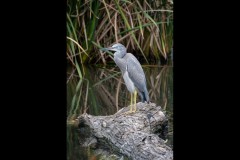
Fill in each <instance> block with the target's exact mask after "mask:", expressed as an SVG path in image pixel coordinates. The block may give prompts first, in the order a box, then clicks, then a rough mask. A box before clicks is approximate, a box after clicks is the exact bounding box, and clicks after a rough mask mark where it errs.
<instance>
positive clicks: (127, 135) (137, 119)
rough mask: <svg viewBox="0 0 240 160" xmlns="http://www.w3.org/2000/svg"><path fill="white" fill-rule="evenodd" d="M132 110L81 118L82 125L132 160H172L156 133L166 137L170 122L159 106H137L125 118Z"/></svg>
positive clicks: (125, 109) (171, 154) (145, 104)
mask: <svg viewBox="0 0 240 160" xmlns="http://www.w3.org/2000/svg"><path fill="white" fill-rule="evenodd" d="M128 110H129V107H125V108H122V109H121V110H119V111H118V112H117V113H115V114H114V115H110V116H92V115H88V114H83V115H81V116H79V124H84V125H87V126H89V127H90V129H91V132H92V134H93V135H94V136H95V137H96V138H97V139H98V140H100V141H104V142H106V143H108V144H109V145H111V146H112V147H113V148H115V149H117V150H118V151H119V152H120V153H122V154H124V155H126V156H128V157H129V158H131V159H134V160H135V159H137V160H138V159H141V160H142V159H143V160H145V159H151V160H172V159H173V151H172V149H171V148H170V147H169V146H167V145H166V144H165V143H164V140H163V139H161V138H159V136H158V135H157V134H155V133H156V132H159V131H161V133H164V132H163V131H164V128H165V127H166V124H167V118H166V116H165V115H164V113H163V112H162V109H161V107H160V106H156V104H154V103H150V104H147V103H141V102H139V103H137V111H136V112H135V113H132V114H127V115H125V114H122V113H123V112H126V111H128Z"/></svg>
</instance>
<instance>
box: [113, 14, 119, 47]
mask: <svg viewBox="0 0 240 160" xmlns="http://www.w3.org/2000/svg"><path fill="white" fill-rule="evenodd" d="M117 16H118V13H117V12H116V13H115V15H114V17H115V20H114V31H115V40H116V42H117V43H118V27H117Z"/></svg>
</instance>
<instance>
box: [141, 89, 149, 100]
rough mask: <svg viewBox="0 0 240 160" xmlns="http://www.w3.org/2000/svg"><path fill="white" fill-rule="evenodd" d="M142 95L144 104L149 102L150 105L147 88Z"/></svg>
mask: <svg viewBox="0 0 240 160" xmlns="http://www.w3.org/2000/svg"><path fill="white" fill-rule="evenodd" d="M141 94H142V96H141V97H142V102H145V101H146V102H147V103H149V95H148V91H147V88H145V89H144V91H143V92H141Z"/></svg>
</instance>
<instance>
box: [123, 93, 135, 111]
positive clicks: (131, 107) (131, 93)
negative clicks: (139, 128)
mask: <svg viewBox="0 0 240 160" xmlns="http://www.w3.org/2000/svg"><path fill="white" fill-rule="evenodd" d="M130 94H131V104H130V110H129V111H127V112H125V113H124V114H129V113H132V112H133V111H132V106H133V104H132V101H133V100H132V99H133V93H130Z"/></svg>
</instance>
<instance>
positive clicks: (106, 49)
mask: <svg viewBox="0 0 240 160" xmlns="http://www.w3.org/2000/svg"><path fill="white" fill-rule="evenodd" d="M100 50H102V51H114V48H113V47H108V48H101V49H100Z"/></svg>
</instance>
